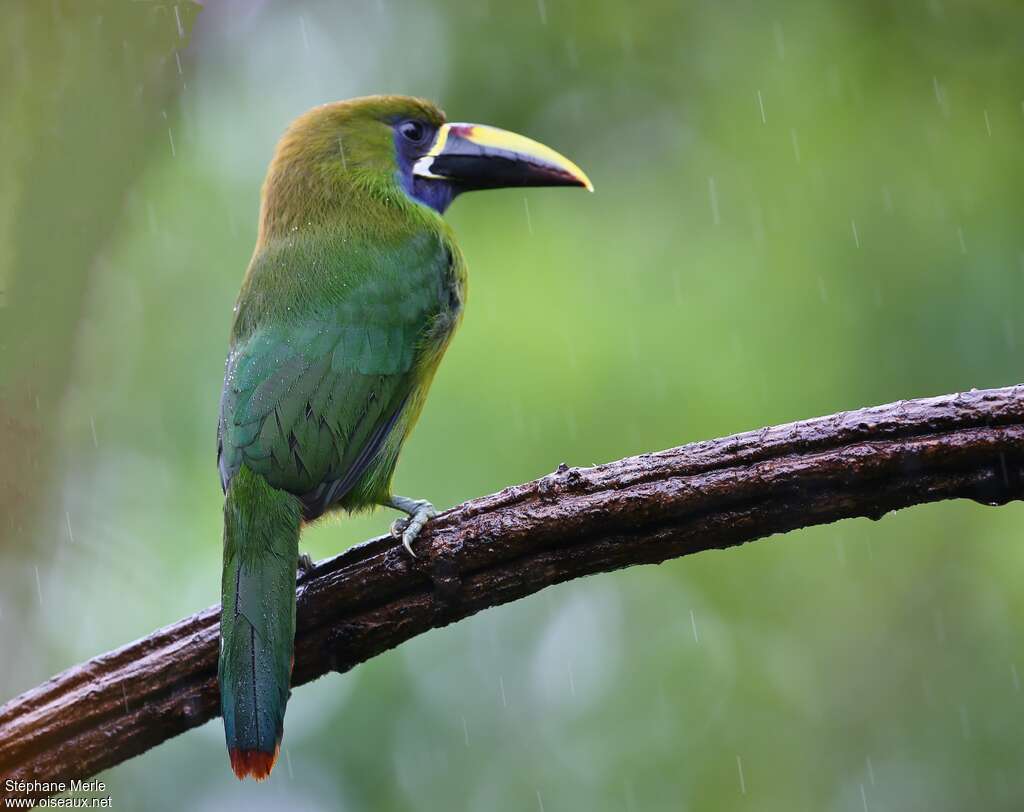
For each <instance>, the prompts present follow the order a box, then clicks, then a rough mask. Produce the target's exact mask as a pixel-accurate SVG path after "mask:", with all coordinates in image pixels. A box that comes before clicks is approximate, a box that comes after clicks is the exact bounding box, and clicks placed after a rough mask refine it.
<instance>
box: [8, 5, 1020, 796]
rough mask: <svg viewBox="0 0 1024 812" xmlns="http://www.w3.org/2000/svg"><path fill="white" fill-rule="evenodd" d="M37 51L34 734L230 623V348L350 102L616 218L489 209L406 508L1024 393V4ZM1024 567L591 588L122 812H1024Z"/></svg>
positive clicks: (47, 14) (344, 682) (696, 572)
mask: <svg viewBox="0 0 1024 812" xmlns="http://www.w3.org/2000/svg"><path fill="white" fill-rule="evenodd" d="M2 15H3V28H2V32H0V44H2V46H3V47H2V54H0V122H2V123H0V150H2V154H3V155H4V166H3V169H2V171H0V363H2V367H0V374H2V377H0V391H2V400H0V510H2V514H0V700H3V699H7V698H10V697H12V696H14V695H16V694H17V693H19V692H21V691H23V690H25V689H27V688H29V687H31V686H33V685H35V684H37V683H38V682H41V681H42V680H44V679H46V678H47V677H49V676H50V675H51V674H53V673H55V672H56V671H59V670H61V669H63V668H65V667H67V666H69V665H72V664H73V663H76V662H78V661H80V660H82V659H85V658H88V657H90V656H92V655H95V654H97V653H99V652H101V651H104V650H106V649H109V648H112V647H115V646H117V645H120V644H122V643H124V642H126V641H129V640H132V639H134V638H137V637H140V636H143V635H145V634H147V633H148V632H150V631H151V630H152V629H154V628H155V627H157V626H160V625H163V624H166V623H170V622H172V621H175V620H177V619H178V618H179V617H182V616H184V615H186V614H189V613H191V612H193V611H195V610H197V609H199V608H202V607H205V606H208V605H210V604H212V603H214V602H215V601H216V600H217V597H218V590H219V573H220V532H221V530H220V507H221V495H220V489H219V484H218V479H217V472H216V467H215V460H214V457H215V453H214V451H215V442H214V440H215V416H216V410H217V402H218V396H219V392H220V385H221V376H222V372H223V361H224V355H225V349H226V341H227V331H228V324H229V319H230V315H231V308H232V304H233V301H234V297H235V294H236V292H237V289H238V285H239V282H240V280H241V276H242V273H243V271H244V269H245V265H246V262H247V260H248V258H249V255H250V252H251V250H252V245H253V241H254V238H255V226H256V213H257V206H258V195H259V187H260V183H261V180H262V175H263V172H264V170H265V168H266V164H267V162H268V160H269V158H270V156H271V153H272V150H273V147H274V143H275V141H276V139H277V137H278V136H279V135H280V133H281V132H282V131H283V129H284V128H285V127H286V125H287V124H288V122H289V121H290V120H291V119H292V118H293V117H294V116H295V115H297V114H298V113H300V112H302V111H303V110H305V109H306V108H308V107H310V106H312V105H315V104H318V103H321V102H324V101H328V100H333V99H340V98H345V97H349V96H355V95H362V94H366V93H372V92H397V93H410V94H417V95H423V96H427V97H430V98H432V99H435V100H437V101H438V102H439V103H440V104H441V105H442V106H443V107H444V108H445V109H446V110H447V111H448V113H449V116H450V117H451V118H453V119H455V120H469V121H480V122H486V123H491V124H495V125H498V126H502V127H507V128H509V129H513V130H517V131H519V132H523V133H526V134H529V135H531V136H533V137H536V138H538V139H540V140H543V141H544V142H546V143H549V144H551V145H552V146H554V147H556V148H558V149H560V150H562V151H564V152H566V153H567V154H568V155H570V156H571V157H572V158H573V159H574V160H576V161H577V162H578V163H580V165H582V166H583V167H584V168H585V169H586V170H587V171H588V173H589V174H590V176H591V178H592V179H593V181H594V183H595V185H596V187H597V193H596V194H594V195H593V196H589V195H582V194H579V193H575V192H569V191H565V190H532V191H529V192H528V193H526V194H524V193H523V192H521V191H505V192H499V193H492V194H482V195H470V196H466V197H465V198H464V199H460V200H459V201H458V202H457V203H456V204H455V205H454V206H453V208H452V210H451V212H450V215H449V217H450V220H451V222H452V224H453V226H454V228H455V230H456V232H457V233H458V235H459V238H460V241H461V245H462V247H463V249H464V252H465V254H466V257H467V260H468V262H469V266H470V277H471V278H470V296H469V303H468V307H467V312H466V318H465V322H464V325H463V328H462V330H461V332H460V334H459V335H458V336H457V338H456V340H455V342H454V344H453V346H452V348H451V350H450V351H449V353H448V357H447V359H446V361H445V362H444V364H443V365H442V367H441V371H440V373H439V375H438V377H437V380H436V382H435V384H434V388H433V392H432V396H431V399H430V401H429V403H428V406H427V408H426V411H425V413H424V415H423V419H422V421H421V423H420V426H419V428H418V429H417V431H416V433H415V434H414V436H413V438H412V440H411V442H410V443H409V444H408V446H407V448H406V451H405V454H404V457H403V462H402V464H401V465H400V467H399V471H398V476H397V480H396V488H397V490H398V492H400V493H407V494H410V495H413V496H426V497H429V498H431V499H432V500H433V501H434V502H435V503H436V504H438V505H439V506H449V505H452V504H455V503H458V502H460V501H462V500H464V499H467V498H470V497H473V496H477V495H480V494H485V493H488V492H490V491H493V490H495V489H498V488H500V487H502V486H504V485H507V484H511V483H515V482H520V481H523V480H526V479H530V478H533V477H536V476H539V475H542V474H544V473H546V472H549V471H551V470H552V469H553V468H554V467H555V466H556V465H557V464H558V463H559V462H562V461H565V462H568V463H570V464H573V465H587V464H590V463H595V462H600V461H606V460H609V459H614V458H618V457H621V456H624V455H628V454H634V453H637V452H642V451H647V450H652V449H661V448H665V447H668V446H672V445H677V444H680V443H684V442H688V441H692V440H698V439H703V438H709V437H714V436H718V435H723V434H728V433H732V432H737V431H742V430H746V429H751V428H757V427H760V426H764V425H768V424H772V423H777V422H784V421H788V420H794V419H799V418H804V417H810V416H814V415H818V414H826V413H830V412H834V411H838V410H842V409H848V408H854V407H858V406H863V405H868V404H873V403H879V402H885V401H891V400H895V399H899V398H906V397H915V396H923V395H931V394H939V393H945V392H950V391H956V390H962V389H967V388H970V387H975V386H976V387H988V386H1001V385H1006V384H1010V383H1016V382H1018V381H1020V380H1021V378H1022V375H1021V371H1020V361H1019V359H1020V354H1021V352H1022V343H1024V322H1022V318H1021V304H1022V296H1024V233H1022V229H1021V224H1022V218H1021V212H1022V206H1024V162H1022V161H1021V146H1022V143H1024V140H1022V137H1024V60H1022V59H1021V49H1020V45H1021V36H1022V32H1024V7H1022V6H1021V5H1020V4H1019V3H1017V2H1011V1H1010V0H1006V2H997V1H996V0H988V1H987V2H981V1H979V0H976V1H975V2H970V3H968V2H955V1H954V0H930V1H928V0H908V2H900V3H884V2H856V3H852V2H843V1H842V0H835V1H834V2H815V3H800V2H753V0H750V1H748V2H722V3H712V2H705V3H696V2H684V3H680V2H678V0H665V2H657V0H645V2H641V3H623V2H621V0H526V2H522V3H509V2H499V1H498V0H490V2H488V1H487V0H484V1H483V2H474V3H467V2H461V0H448V2H426V0H418V1H417V0H403V1H402V2H399V0H380V1H379V2H376V3H366V2H349V3H346V2H326V1H325V2H303V3H283V2H282V3H266V2H241V0H237V2H225V3H219V2H211V3H209V4H208V5H207V6H206V7H205V8H204V9H202V10H201V11H198V10H197V9H196V8H194V7H191V6H189V5H188V4H187V3H181V4H178V5H174V4H158V3H150V2H105V3H104V2H96V1H94V0H90V2H53V3H50V2H11V3H8V4H5V5H4V8H3V11H2ZM390 519H391V516H390V515H384V514H382V513H378V514H375V515H372V516H368V517H361V518H358V519H353V520H347V519H346V520H340V521H331V522H325V523H323V524H321V525H319V526H317V527H316V528H315V529H314V530H312V531H311V532H309V533H307V534H306V535H305V537H304V545H305V549H306V550H307V551H309V552H310V553H311V554H312V555H313V556H314V558H319V557H324V556H327V555H330V554H332V553H335V552H337V551H339V550H341V549H343V548H344V547H346V546H348V545H350V544H353V543H355V542H357V541H360V540H362V539H364V538H366V537H369V536H371V535H376V534H378V533H380V532H382V531H383V530H384V529H385V528H386V526H387V523H388V522H389V521H390ZM1022 526H1024V508H1022V507H1021V506H1020V505H1010V506H1007V507H1003V508H999V509H990V508H984V507H981V506H979V505H976V504H968V503H964V504H960V503H956V504H954V503H947V504H940V505H933V506H928V507H922V508H918V509H913V510H909V511H905V512H903V513H901V514H897V515H891V516H887V517H886V518H885V519H884V520H882V521H880V522H877V523H872V522H869V521H867V520H857V521H849V522H845V523H842V524H838V525H833V526H830V527H823V528H817V529H814V530H809V531H804V532H798V533H792V534H790V535H789V536H787V537H786V538H784V539H782V538H779V539H775V540H773V541H771V542H769V543H759V544H753V545H748V546H746V547H743V548H739V549H734V550H730V551H728V552H714V553H704V554H702V555H699V556H694V557H691V558H687V559H685V560H680V561H674V562H671V563H668V564H665V565H663V566H660V567H656V568H655V567H647V568H638V569H634V570H630V571H626V572H621V573H617V574H613V575H604V576H599V577H594V578H589V579H586V580H583V581H578V582H575V583H570V584H566V585H563V586H560V587H557V588H553V589H549V590H547V591H545V592H543V593H541V594H540V595H538V596H535V597H533V598H530V599H527V600H524V601H521V602H518V603H516V604H514V605H511V606H506V607H503V608H500V609H496V610H491V611H488V612H485V613H483V614H482V615H479V616H477V617H474V618H472V619H470V620H467V621H465V622H462V623H459V624H457V625H455V626H453V627H450V628H448V629H444V630H441V631H434V632H431V633H430V634H428V635H425V636H423V637H421V638H417V639H415V640H413V641H412V642H410V643H409V644H407V645H404V646H402V647H401V648H400V649H399V650H397V651H392V652H390V653H388V654H385V655H383V656H381V657H378V658H376V659H374V660H373V661H371V662H369V663H367V664H365V665H363V666H360V667H359V668H357V669H356V670H355V671H354V672H351V673H349V674H346V675H344V676H338V675H332V676H329V677H326V678H324V679H322V680H320V681H318V682H316V683H314V684H313V685H310V686H306V687H303V688H301V689H299V690H297V691H296V693H295V696H294V697H293V699H292V701H291V703H290V705H289V712H288V724H287V735H286V737H285V741H284V744H285V748H284V753H283V756H282V759H281V763H280V765H279V767H278V768H277V770H276V771H275V772H274V774H273V776H272V778H271V780H270V781H269V783H267V784H265V785H258V786H257V785H255V784H252V783H248V784H239V783H238V782H237V781H236V780H235V779H234V777H233V776H232V775H231V772H230V770H229V769H228V765H227V759H226V756H225V753H224V746H223V739H222V730H221V726H220V722H219V721H214V722H211V723H209V724H207V725H205V726H204V727H202V728H201V729H199V730H197V731H194V732H191V733H189V734H187V735H184V736H181V737H178V738H176V739H173V740H171V741H169V742H167V743H166V744H164V745H161V746H160V747H158V748H156V749H155V750H152V751H150V752H149V753H146V754H145V755H143V756H141V757H139V758H136V759H134V760H132V761H130V762H128V763H126V764H124V765H122V766H120V767H118V768H116V769H114V770H112V771H110V772H109V773H107V774H106V775H105V776H104V780H106V781H107V782H108V784H109V785H110V792H111V794H112V795H113V798H114V806H115V808H124V809H143V808H145V809H162V808H168V809H177V808H187V809H196V810H221V809H278V808H282V806H283V805H284V804H286V803H287V804H288V805H289V806H293V807H294V808H299V809H309V810H318V809H324V810H329V809H346V810H378V809H379V810H390V809H395V810H399V809H411V808H416V809H444V810H463V809H465V810H484V809H498V810H506V809H508V810H542V812H554V811H555V810H583V809H586V810H591V809H593V810H606V809H607V810H627V812H631V811H632V810H661V809H666V810H668V809H671V810H680V809H693V810H706V809H757V810H819V809H822V810H852V811H854V812H856V811H857V810H872V812H874V811H875V810H908V809H920V810H959V809H968V808H972V809H1007V810H1009V809H1020V808H1021V807H1022V806H1024V770H1022V769H1021V767H1022V763H1024V713H1022V709H1024V693H1022V691H1021V684H1020V683H1021V679H1024V656H1022V652H1021V643H1022V634H1021V625H1020V622H1019V621H1020V618H1022V617H1024V583H1022V579H1021V577H1020V573H1021V570H1022V567H1024V547H1022V546H1021V545H1020V543H1019V541H1020V535H1021V528H1022Z"/></svg>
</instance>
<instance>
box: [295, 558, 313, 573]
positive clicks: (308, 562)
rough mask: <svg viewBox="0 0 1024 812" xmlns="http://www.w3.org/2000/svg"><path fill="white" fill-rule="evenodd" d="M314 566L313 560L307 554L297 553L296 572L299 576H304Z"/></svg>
mask: <svg viewBox="0 0 1024 812" xmlns="http://www.w3.org/2000/svg"><path fill="white" fill-rule="evenodd" d="M314 566H315V565H314V564H313V559H312V558H310V557H309V553H299V562H298V570H299V575H300V576H302V575H306V574H307V573H308V572H309V571H310V570H311V569H313V567H314Z"/></svg>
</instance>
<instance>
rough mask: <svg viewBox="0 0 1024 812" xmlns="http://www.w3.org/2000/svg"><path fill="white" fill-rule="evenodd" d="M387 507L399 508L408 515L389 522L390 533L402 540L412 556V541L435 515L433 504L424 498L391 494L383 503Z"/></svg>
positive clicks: (414, 554)
mask: <svg viewBox="0 0 1024 812" xmlns="http://www.w3.org/2000/svg"><path fill="white" fill-rule="evenodd" d="M385 504H386V505H387V506H388V507H391V508H394V509H395V510H400V511H402V512H403V513H405V514H407V515H408V518H407V519H395V521H394V522H392V523H391V535H392V536H394V537H395V538H396V539H401V540H402V546H404V547H405V549H406V550H408V551H409V555H411V556H412V557H413V558H415V557H416V553H414V552H413V551H412V543H413V542H414V541H415V540H416V537H417V536H418V535H419V534H420V531H421V530H422V529H423V527H424V525H426V523H427V522H428V521H430V520H431V519H433V518H434V517H435V516H436V515H437V511H436V510H434V506H433V505H432V504H430V502H428V501H427V500H426V499H409V498H407V497H405V496H392V497H390V498H389V499H388V501H387V502H386V503H385Z"/></svg>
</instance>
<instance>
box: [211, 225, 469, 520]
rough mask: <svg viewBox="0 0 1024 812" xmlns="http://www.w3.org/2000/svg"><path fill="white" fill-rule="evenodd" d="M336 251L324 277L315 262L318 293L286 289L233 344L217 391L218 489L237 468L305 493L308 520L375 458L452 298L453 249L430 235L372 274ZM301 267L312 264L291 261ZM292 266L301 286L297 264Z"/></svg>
mask: <svg viewBox="0 0 1024 812" xmlns="http://www.w3.org/2000/svg"><path fill="white" fill-rule="evenodd" d="M424 247H426V249H427V250H424ZM321 256H322V255H321ZM335 256H336V259H334V260H333V266H334V267H331V265H332V263H327V267H326V274H325V272H324V267H325V266H324V263H323V262H322V261H321V262H320V274H319V275H318V274H315V273H314V274H313V275H312V276H311V278H310V279H308V280H307V282H308V283H310V284H313V285H314V286H315V290H305V291H302V290H301V289H299V291H298V294H296V291H295V289H294V286H293V288H288V289H286V286H281V290H280V291H279V293H280V299H279V300H278V301H277V302H276V307H274V308H273V309H270V308H268V310H267V313H266V314H265V316H263V317H262V318H258V319H255V324H254V325H253V328H252V329H251V331H249V332H248V334H247V335H245V336H244V338H242V339H241V340H239V341H237V342H236V344H235V346H233V348H232V351H231V353H230V355H229V356H228V361H227V369H226V372H225V376H224V389H223V393H222V396H221V413H220V422H219V431H218V441H219V442H218V465H219V468H220V473H221V482H222V485H223V486H224V487H225V489H226V488H227V484H228V483H229V482H230V480H231V478H232V477H233V476H234V474H235V473H236V472H237V471H238V469H239V467H240V466H241V465H242V464H243V463H244V464H245V465H246V466H247V467H248V468H250V469H251V470H252V471H254V472H256V473H259V474H262V475H263V477H264V478H265V479H266V480H267V482H269V483H270V484H271V485H272V486H273V487H276V488H281V489H284V490H287V491H289V492H291V493H294V494H296V495H298V496H300V497H301V498H302V500H303V503H304V505H305V510H306V518H307V519H311V518H315V516H318V515H320V513H322V512H323V511H324V510H326V509H327V508H328V507H330V505H332V504H334V503H336V502H338V501H339V500H341V499H342V498H344V496H345V495H346V493H347V492H348V491H349V490H350V489H351V488H352V487H353V486H354V485H355V484H356V483H357V482H358V480H359V478H360V477H361V476H362V475H363V474H364V473H365V472H366V470H367V468H368V467H369V466H370V465H371V464H372V463H373V462H374V460H375V458H376V457H377V455H378V453H379V452H380V450H381V447H382V445H383V444H384V443H385V441H386V440H387V438H388V435H389V434H390V432H391V430H392V429H393V428H394V427H395V425H396V423H397V422H398V421H399V419H400V417H401V415H402V411H403V408H404V406H405V404H406V402H407V401H408V399H409V397H410V394H411V393H412V391H413V389H414V387H415V386H416V384H417V361H418V359H419V356H420V353H421V352H423V351H425V349H427V346H426V345H428V344H429V343H430V342H431V341H432V340H433V339H434V335H433V333H434V332H435V330H434V327H435V324H436V323H437V322H438V320H439V316H442V315H443V314H444V313H445V312H446V309H447V308H449V307H450V303H451V299H452V297H451V295H450V292H449V285H450V267H449V264H450V254H449V253H448V252H447V251H446V250H445V248H444V246H443V245H442V244H441V243H440V242H439V241H437V240H436V239H435V240H430V241H429V242H428V243H425V244H424V242H423V241H420V243H418V244H416V245H413V246H406V250H403V251H398V252H395V253H394V254H393V255H391V256H390V257H384V258H383V259H381V258H377V260H376V262H377V263H378V266H377V267H376V268H370V269H369V270H366V268H365V261H364V260H365V257H362V258H360V257H356V256H355V255H353V254H351V253H349V254H348V256H347V257H346V253H344V252H341V253H339V254H337V255H335ZM346 258H347V259H348V260H349V263H350V264H351V265H352V266H355V268H356V269H355V270H354V271H353V270H352V269H351V268H347V267H346ZM277 261H278V262H279V259H278V260H277ZM304 261H308V262H313V260H302V259H298V258H293V265H294V264H297V265H300V266H301V264H302V263H303V262H304ZM382 262H383V263H384V264H381V263H382ZM360 268H362V269H363V272H360V270H359V269H360ZM288 271H289V274H290V276H289V279H290V280H296V279H298V280H302V279H303V276H302V274H303V271H304V268H302V267H290V268H289V269H288ZM266 281H268V282H269V281H272V279H270V278H268V280H266ZM251 289H252V286H250V290H251ZM261 293H262V294H263V295H264V296H265V297H266V290H265V286H264V289H262V290H261ZM266 298H271V297H266ZM289 302H290V303H289ZM303 303H305V304H303ZM242 304H243V303H242V302H240V306H241V305H242ZM293 304H294V307H293ZM282 311H283V314H282ZM296 311H298V312H297V313H296ZM442 320H443V319H442Z"/></svg>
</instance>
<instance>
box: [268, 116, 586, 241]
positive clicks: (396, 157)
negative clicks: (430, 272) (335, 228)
mask: <svg viewBox="0 0 1024 812" xmlns="http://www.w3.org/2000/svg"><path fill="white" fill-rule="evenodd" d="M509 186H581V187H583V188H585V189H588V190H591V191H593V186H592V184H591V183H590V180H589V179H588V178H587V176H586V175H585V174H584V173H583V171H582V170H581V169H580V168H579V167H578V166H576V164H574V163H573V162H572V161H570V160H569V159H568V158H566V157H564V156H562V155H559V154H558V153H557V152H555V151H554V150H553V149H551V148H549V147H546V146H544V145H543V144H539V143H537V142H536V141H533V140H531V139H529V138H526V137H524V136H522V135H516V134H515V133H511V132H508V131H506V130H500V129H498V128H497V127H488V126H485V125H481V124H461V123H447V122H446V121H445V116H444V113H443V112H441V110H439V109H438V108H437V107H435V106H434V105H433V104H431V103H430V102H427V101H424V100H422V99H416V98H412V97H409V96H366V97H363V98H359V99H350V100H348V101H342V102H334V103H332V104H325V105H321V106H320V107H315V108H313V109H312V110H310V111H308V112H307V113H305V114H303V115H302V116H300V117H299V118H297V119H296V120H295V121H294V122H292V125H291V126H290V127H289V128H288V131H287V132H286V133H285V134H284V136H283V137H282V138H281V141H280V142H279V143H278V145H277V151H276V153H275V155H274V160H273V161H272V162H271V165H270V169H269V171H268V173H267V179H266V182H265V184H264V187H263V212H262V217H261V226H260V228H261V235H262V236H264V237H265V236H269V235H270V234H273V233H278V234H280V233H283V232H285V231H287V230H288V229H290V228H294V227H301V226H302V225H303V224H305V223H309V222H312V221H322V220H324V219H325V218H330V217H331V216H332V215H334V214H344V213H345V212H348V213H351V212H352V211H355V210H358V209H359V207H361V206H365V205H367V204H369V203H371V201H378V202H379V201H384V202H392V203H393V202H396V201H397V202H398V203H399V204H401V203H402V202H403V199H404V201H405V202H414V203H419V204H423V205H426V206H428V207H430V208H431V209H434V210H435V211H437V212H439V213H443V212H444V210H445V209H446V208H447V207H448V205H449V204H450V203H451V202H452V200H453V199H454V198H455V196H456V195H458V194H460V193H462V192H468V191H473V190H476V189H498V188H502V187H509Z"/></svg>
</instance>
